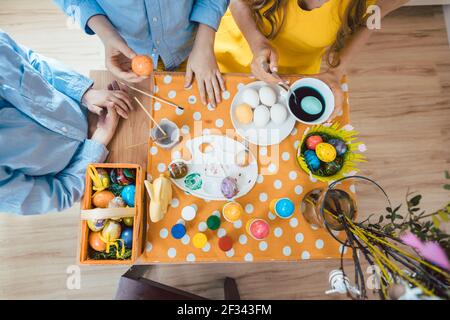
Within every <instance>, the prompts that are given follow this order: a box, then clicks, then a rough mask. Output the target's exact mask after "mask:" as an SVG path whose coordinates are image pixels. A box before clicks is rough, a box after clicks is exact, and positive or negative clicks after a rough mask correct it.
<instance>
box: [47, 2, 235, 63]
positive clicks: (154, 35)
mask: <svg viewBox="0 0 450 320" xmlns="http://www.w3.org/2000/svg"><path fill="white" fill-rule="evenodd" d="M54 1H55V2H56V3H57V4H58V5H59V6H60V7H61V8H62V9H63V10H64V12H65V13H66V14H67V15H69V16H71V17H72V18H73V19H74V20H75V21H77V22H78V23H79V24H80V25H81V27H82V28H83V29H84V30H85V31H86V32H87V33H88V34H93V33H94V32H93V31H92V30H91V29H90V28H89V27H88V25H87V23H88V21H89V19H90V18H91V17H93V16H95V15H105V16H107V17H108V19H109V20H110V22H111V23H112V24H113V26H114V27H115V28H116V30H117V31H118V32H119V33H120V35H121V36H122V37H123V38H124V39H125V41H127V43H128V46H129V47H130V48H132V49H133V50H134V51H135V52H136V53H138V54H146V55H149V56H152V58H153V61H154V63H155V65H157V61H158V58H159V57H161V59H162V61H163V62H164V66H165V67H166V69H167V70H173V69H174V68H176V67H177V66H179V65H180V64H181V63H183V62H184V61H185V60H186V59H187V57H188V56H189V54H190V52H191V50H192V46H193V44H194V39H195V35H196V32H197V26H198V24H199V23H201V24H205V25H208V26H210V27H211V28H213V29H215V30H217V29H218V27H219V24H220V20H221V19H222V16H223V15H224V13H225V11H226V10H227V7H228V4H229V2H230V1H229V0H54Z"/></svg>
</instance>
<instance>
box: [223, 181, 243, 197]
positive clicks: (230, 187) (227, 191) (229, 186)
mask: <svg viewBox="0 0 450 320" xmlns="http://www.w3.org/2000/svg"><path fill="white" fill-rule="evenodd" d="M220 190H221V191H222V194H223V195H224V196H225V198H227V199H231V198H233V197H234V196H235V195H237V194H238V193H239V188H238V185H237V180H236V179H235V178H232V177H226V178H225V179H223V180H222V185H221V186H220Z"/></svg>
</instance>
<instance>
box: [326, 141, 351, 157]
mask: <svg viewBox="0 0 450 320" xmlns="http://www.w3.org/2000/svg"><path fill="white" fill-rule="evenodd" d="M328 143H329V144H331V145H332V146H333V147H334V148H335V149H336V153H337V155H338V156H342V155H344V154H345V153H346V152H347V145H346V144H345V142H344V141H342V140H339V139H330V140H328Z"/></svg>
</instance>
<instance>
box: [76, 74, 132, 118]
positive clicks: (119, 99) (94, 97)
mask: <svg viewBox="0 0 450 320" xmlns="http://www.w3.org/2000/svg"><path fill="white" fill-rule="evenodd" d="M108 89H109V90H95V89H89V90H88V91H86V92H85V94H84V95H83V98H82V99H81V103H82V104H83V105H84V106H86V108H88V110H89V111H90V112H92V113H95V114H97V115H99V116H102V115H103V113H104V110H105V109H107V108H112V109H115V110H116V112H117V113H118V114H119V115H120V116H121V117H122V118H125V119H127V118H128V112H129V111H131V110H133V105H132V104H131V102H130V97H129V96H128V93H127V92H126V91H125V90H124V89H123V88H121V87H120V86H119V84H118V83H117V82H113V83H112V84H110V85H109V86H108Z"/></svg>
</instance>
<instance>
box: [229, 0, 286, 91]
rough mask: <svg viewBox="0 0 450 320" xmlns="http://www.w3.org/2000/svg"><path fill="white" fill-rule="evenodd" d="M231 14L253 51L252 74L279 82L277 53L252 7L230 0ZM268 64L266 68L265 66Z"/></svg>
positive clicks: (239, 1)
mask: <svg viewBox="0 0 450 320" xmlns="http://www.w3.org/2000/svg"><path fill="white" fill-rule="evenodd" d="M230 10H231V14H232V15H233V18H234V21H235V22H236V24H237V26H238V27H239V29H240V30H241V32H242V34H243V35H244V38H245V40H247V43H248V45H249V46H250V49H251V51H252V53H253V60H252V64H251V70H252V73H253V75H254V76H255V77H256V78H258V79H260V80H263V81H265V82H268V83H279V82H280V81H282V80H281V78H280V77H279V76H278V75H277V72H278V54H277V51H276V49H275V48H273V47H272V46H271V45H270V44H269V41H268V40H267V38H266V37H265V36H264V34H263V33H262V32H261V30H260V29H259V28H258V26H257V23H256V21H255V19H254V17H253V13H252V9H251V8H250V7H249V5H248V4H247V3H246V2H245V1H243V0H231V5H230ZM267 66H268V68H267Z"/></svg>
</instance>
